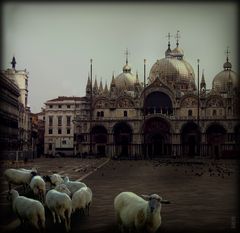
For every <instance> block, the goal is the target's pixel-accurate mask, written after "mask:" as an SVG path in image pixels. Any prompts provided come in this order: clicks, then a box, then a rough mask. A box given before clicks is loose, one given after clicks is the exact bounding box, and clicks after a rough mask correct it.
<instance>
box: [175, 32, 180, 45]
mask: <svg viewBox="0 0 240 233" xmlns="http://www.w3.org/2000/svg"><path fill="white" fill-rule="evenodd" d="M179 32H180V31H179V30H177V34H176V35H175V38H176V39H177V43H176V45H177V47H178V45H179V43H178V42H179V38H181V37H180V34H179Z"/></svg>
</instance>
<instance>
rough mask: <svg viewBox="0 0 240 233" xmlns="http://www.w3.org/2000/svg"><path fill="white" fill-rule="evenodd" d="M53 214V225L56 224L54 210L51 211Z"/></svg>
mask: <svg viewBox="0 0 240 233" xmlns="http://www.w3.org/2000/svg"><path fill="white" fill-rule="evenodd" d="M51 212H52V216H53V223H54V224H55V223H56V215H55V212H54V211H53V210H51Z"/></svg>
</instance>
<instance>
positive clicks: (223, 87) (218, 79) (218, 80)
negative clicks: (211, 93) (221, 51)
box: [212, 61, 239, 92]
mask: <svg viewBox="0 0 240 233" xmlns="http://www.w3.org/2000/svg"><path fill="white" fill-rule="evenodd" d="M231 67H232V65H231V63H230V62H228V61H227V62H225V63H224V65H223V68H224V70H223V71H221V72H219V73H218V74H217V75H216V76H215V77H214V79H213V82H212V88H213V90H215V91H218V92H227V91H228V85H229V83H230V84H231V85H232V87H233V88H238V87H239V78H238V76H237V73H235V72H234V71H232V70H231Z"/></svg>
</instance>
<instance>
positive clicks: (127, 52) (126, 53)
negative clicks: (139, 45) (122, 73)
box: [124, 48, 130, 65]
mask: <svg viewBox="0 0 240 233" xmlns="http://www.w3.org/2000/svg"><path fill="white" fill-rule="evenodd" d="M124 54H125V55H126V65H127V64H128V55H129V54H130V53H129V51H128V48H126V51H125V53H124Z"/></svg>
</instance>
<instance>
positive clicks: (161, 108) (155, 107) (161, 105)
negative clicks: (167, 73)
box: [144, 91, 173, 115]
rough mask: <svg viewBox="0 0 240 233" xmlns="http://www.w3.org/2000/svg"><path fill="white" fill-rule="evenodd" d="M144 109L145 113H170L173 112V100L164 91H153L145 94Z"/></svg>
mask: <svg viewBox="0 0 240 233" xmlns="http://www.w3.org/2000/svg"><path fill="white" fill-rule="evenodd" d="M144 110H145V112H144V114H146V115H148V114H154V113H162V114H167V115H171V114H172V113H173V102H172V100H171V98H170V97H169V96H168V95H167V94H166V93H164V92H160V91H154V92H151V93H149V94H148V95H147V96H146V98H145V100H144Z"/></svg>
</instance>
